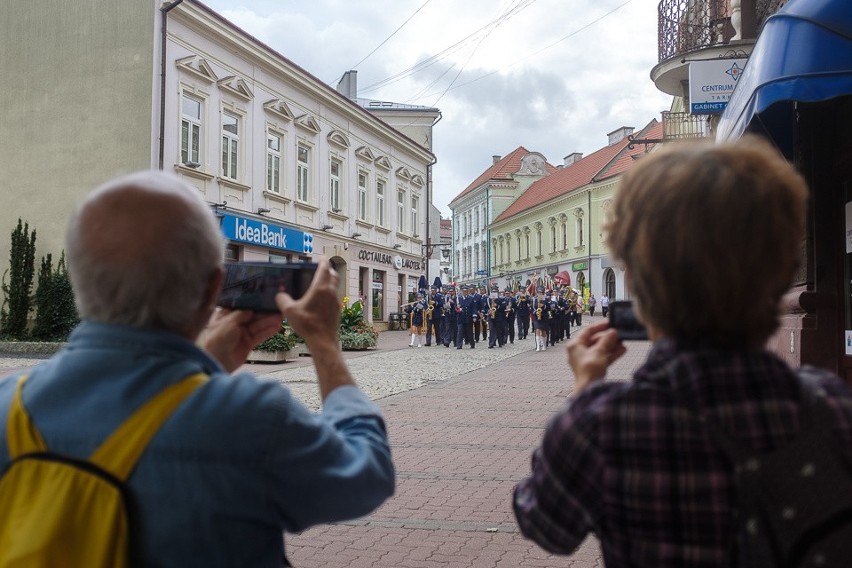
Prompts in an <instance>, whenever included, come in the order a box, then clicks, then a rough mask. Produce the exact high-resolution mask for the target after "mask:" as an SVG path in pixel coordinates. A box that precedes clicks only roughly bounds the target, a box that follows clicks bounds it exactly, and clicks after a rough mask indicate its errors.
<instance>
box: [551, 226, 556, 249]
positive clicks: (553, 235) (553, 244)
mask: <svg viewBox="0 0 852 568" xmlns="http://www.w3.org/2000/svg"><path fill="white" fill-rule="evenodd" d="M550 252H556V225H551V226H550Z"/></svg>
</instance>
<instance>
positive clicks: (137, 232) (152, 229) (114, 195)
mask: <svg viewBox="0 0 852 568" xmlns="http://www.w3.org/2000/svg"><path fill="white" fill-rule="evenodd" d="M149 202H150V205H147V203H149ZM93 210H94V211H93ZM105 213H107V214H106V215H105ZM113 240H114V241H115V242H113ZM67 247H68V270H69V275H70V277H71V283H72V285H73V288H74V294H75V298H76V302H77V309H78V310H79V313H80V317H81V318H83V319H88V320H93V321H98V322H103V323H110V324H119V325H129V326H134V327H156V328H165V329H170V330H174V331H178V330H181V329H183V328H184V327H185V326H186V325H187V324H189V323H191V322H192V321H193V318H195V317H197V315H198V310H199V309H200V308H201V307H202V303H203V302H204V300H205V298H206V296H207V294H208V293H209V286H210V284H211V276H212V275H213V274H214V273H215V271H216V270H217V269H218V268H220V267H221V266H222V261H223V254H224V237H223V235H222V233H221V231H220V230H219V226H218V223H217V221H216V218H215V216H214V215H213V213H212V212H211V211H210V209H209V207H208V206H207V204H206V203H205V202H204V200H203V199H202V198H201V195H200V194H199V193H198V191H197V190H196V189H194V188H192V187H191V186H189V185H188V184H187V183H186V182H184V181H182V180H181V179H180V178H178V177H177V176H174V175H171V174H165V173H162V172H157V171H144V172H138V173H135V174H130V175H127V176H124V177H121V178H118V179H115V180H113V181H110V182H107V183H106V184H104V185H102V186H101V187H99V188H97V189H96V190H95V191H94V192H92V193H91V194H90V195H89V196H88V197H87V199H86V200H85V201H84V202H83V204H82V205H81V206H80V207H79V208H78V209H77V211H76V212H75V214H74V215H73V216H72V218H71V221H70V223H69V227H68V233H67Z"/></svg>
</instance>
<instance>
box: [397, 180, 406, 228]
mask: <svg viewBox="0 0 852 568" xmlns="http://www.w3.org/2000/svg"><path fill="white" fill-rule="evenodd" d="M396 222H397V223H399V228H398V229H397V230H398V231H399V232H401V233H404V232H405V191H403V190H401V189H400V190H399V191H397V192H396Z"/></svg>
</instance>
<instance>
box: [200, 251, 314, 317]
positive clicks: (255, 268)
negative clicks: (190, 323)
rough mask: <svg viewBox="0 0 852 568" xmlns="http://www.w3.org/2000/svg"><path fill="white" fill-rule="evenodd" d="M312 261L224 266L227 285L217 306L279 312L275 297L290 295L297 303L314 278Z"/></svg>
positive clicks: (248, 263) (236, 263)
mask: <svg viewBox="0 0 852 568" xmlns="http://www.w3.org/2000/svg"><path fill="white" fill-rule="evenodd" d="M316 271H317V264H316V263H313V262H301V263H287V264H281V263H274V262H233V263H227V264H225V282H224V284H223V286H222V293H221V294H219V301H218V302H217V304H218V305H219V306H221V307H223V308H228V309H231V310H251V311H253V312H258V313H278V312H280V310H279V309H278V306H277V305H276V304H275V295H276V294H278V292H287V293H288V294H290V295H291V296H292V297H293V299H296V300H298V299H299V298H301V297H302V295H304V293H305V291H306V290H307V289H308V287H309V286H310V285H311V281H312V280H313V279H314V273H316Z"/></svg>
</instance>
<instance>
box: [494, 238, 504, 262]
mask: <svg viewBox="0 0 852 568" xmlns="http://www.w3.org/2000/svg"><path fill="white" fill-rule="evenodd" d="M494 256H497V255H496V254H495V255H494ZM497 258H499V259H500V264H503V241H500V255H499V256H497Z"/></svg>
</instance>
